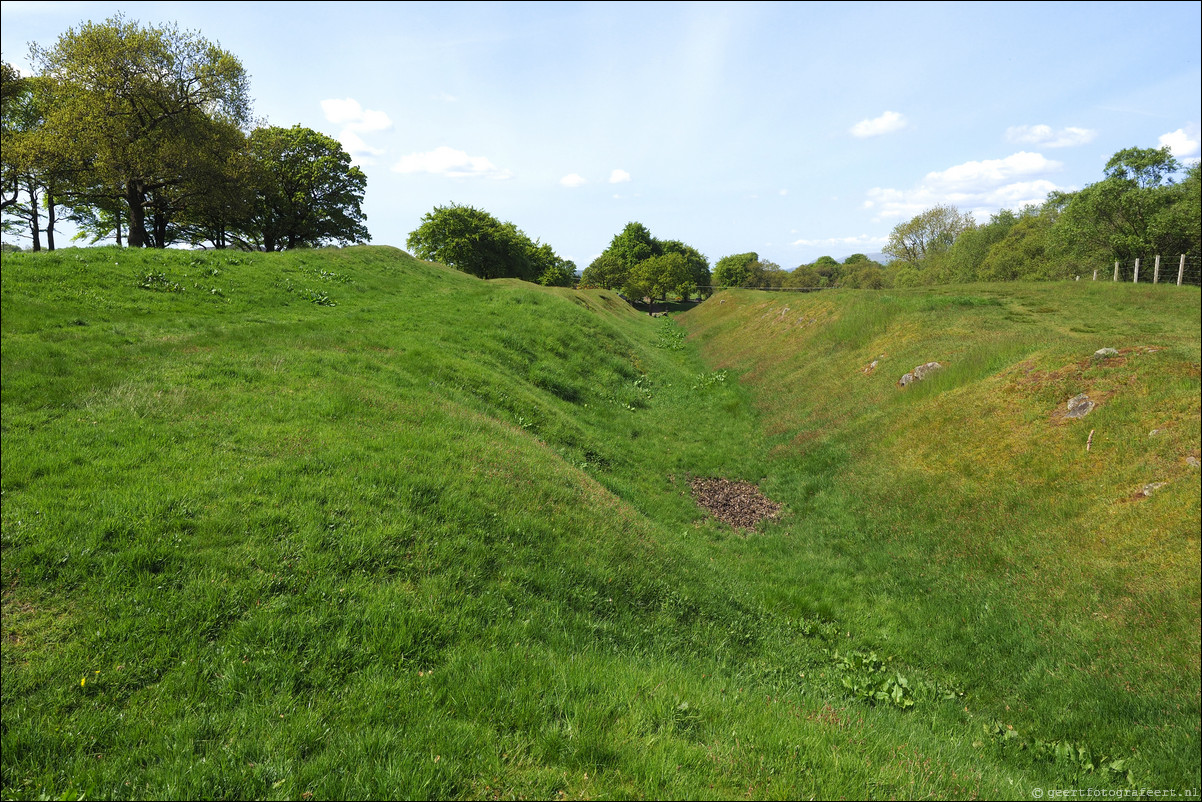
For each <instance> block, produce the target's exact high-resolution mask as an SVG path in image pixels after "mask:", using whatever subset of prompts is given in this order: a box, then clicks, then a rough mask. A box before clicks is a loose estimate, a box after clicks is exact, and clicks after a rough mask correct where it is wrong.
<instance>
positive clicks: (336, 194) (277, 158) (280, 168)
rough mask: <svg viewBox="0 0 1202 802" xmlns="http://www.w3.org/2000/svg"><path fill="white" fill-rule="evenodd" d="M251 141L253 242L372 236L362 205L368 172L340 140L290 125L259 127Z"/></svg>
mask: <svg viewBox="0 0 1202 802" xmlns="http://www.w3.org/2000/svg"><path fill="white" fill-rule="evenodd" d="M249 147H250V161H251V164H252V167H251V169H252V171H253V175H252V178H251V182H252V185H253V187H254V190H255V196H256V197H255V200H254V202H253V210H252V213H251V223H250V226H249V227H248V229H249V230H248V233H249V234H251V236H252V238H253V241H254V242H255V244H257V245H260V246H262V248H263V249H264V250H267V251H276V250H285V249H292V248H306V247H316V246H318V245H322V244H325V243H329V242H337V243H339V244H348V243H355V242H368V241H370V240H371V234H369V233H368V231H367V227H366V226H365V225H364V220H365V219H366V217H365V215H364V214H363V210H362V208H361V204H362V203H363V193H364V190H365V189H366V187H367V176H366V175H364V173H363V171H362V170H360V169H359V168H358V167H354V166H352V165H351V157H350V155H348V154H347V152H346V151H345V150H343V149H342V145H341V144H339V142H338V140H336V139H333V138H332V137H328V136H326V135H325V134H321V133H318V132H317V131H314V130H313V129H311V128H305V127H303V126H300V125H294V126H292V127H291V128H279V127H270V128H257V129H255V130H254V131H252V132H251V135H250V144H249Z"/></svg>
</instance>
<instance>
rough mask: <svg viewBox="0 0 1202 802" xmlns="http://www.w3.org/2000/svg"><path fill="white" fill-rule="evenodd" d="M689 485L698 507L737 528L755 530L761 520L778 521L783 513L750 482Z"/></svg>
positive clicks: (699, 481) (715, 481) (696, 481)
mask: <svg viewBox="0 0 1202 802" xmlns="http://www.w3.org/2000/svg"><path fill="white" fill-rule="evenodd" d="M689 486H690V487H692V488H693V498H694V499H695V500H696V501H697V503H698V504H700V505H701V506H702V507H704V508H705V509H707V510H709V512H710V514H711V515H713V516H714V517H715V518H717V519H718V520H719V521H722V522H723V523H726V524H729V525H730V526H732V527H734V528H735V529H745V530H750V529H754V528H755V527H756V524H758V523H759V522H760V521H763V520H765V519H767V518H775V517H776V516H777V515H778V514H779V513H780V505H779V504H777V503H775V502H773V501H771V500H770V499H768V498H767V497H766V496H764V494H763V493H761V492H760V490H759V488H758V487H756V486H755V485H753V484H751V483H750V482H732V481H731V480H729V479H694V480H693V481H692V482H690V483H689Z"/></svg>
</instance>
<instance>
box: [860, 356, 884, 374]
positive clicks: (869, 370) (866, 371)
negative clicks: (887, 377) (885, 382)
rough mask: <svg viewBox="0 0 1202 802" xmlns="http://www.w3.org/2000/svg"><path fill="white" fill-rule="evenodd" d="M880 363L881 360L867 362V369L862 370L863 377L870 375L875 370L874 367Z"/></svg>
mask: <svg viewBox="0 0 1202 802" xmlns="http://www.w3.org/2000/svg"><path fill="white" fill-rule="evenodd" d="M880 363H881V360H879V359H874V360H872V361H871V362H869V363H868V367H866V368H864V375H865V376H867V375H869V374H871V373H872V372H873V371H874V370H876V366H877V365H879V364H880Z"/></svg>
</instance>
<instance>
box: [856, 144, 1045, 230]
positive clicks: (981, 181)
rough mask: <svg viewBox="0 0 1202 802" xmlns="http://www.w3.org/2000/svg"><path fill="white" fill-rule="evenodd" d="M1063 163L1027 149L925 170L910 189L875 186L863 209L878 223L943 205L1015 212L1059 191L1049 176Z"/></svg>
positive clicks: (982, 210) (906, 216)
mask: <svg viewBox="0 0 1202 802" xmlns="http://www.w3.org/2000/svg"><path fill="white" fill-rule="evenodd" d="M1062 166H1063V165H1061V163H1060V162H1056V161H1052V160H1050V159H1046V158H1044V157H1043V155H1042V154H1039V153H1028V152H1026V151H1020V152H1019V153H1015V154H1012V155H1010V156H1007V157H1006V158H1004V159H985V160H982V161H970V162H965V163H964V164H957V165H955V166H953V167H949V168H947V169H946V170H940V171H936V172H932V173H927V174H926V175H925V176H924V177H923V179H922V181H921V182H920V183H919V184H918V185H917V186H915V187H912V188H911V189H904V190H903V189H894V188H889V187H873V188H872V189H870V190H868V193H867V196H868V197H867V199H866V200H865V201H864V208H865V209H870V210H872V211H874V212H875V213H876V218H875V219H876V220H878V221H880V220H895V219H896V220H906V219H909V218H911V217H913V216H914V215H916V214H918V213H919V212H921V211H923V210H924V209H929V208H931V207H932V206H936V205H939V204H944V203H946V204H951V205H953V206H956V207H959V208H961V209H971V210H973V211H974V212H975V213H977V214H978V215H980V214H981V213H982V212H986V211H988V210H994V211H996V210H997V209H1002V208H1006V209H1015V210H1017V209H1021V208H1022V207H1023V206H1026V205H1027V204H1032V203H1036V204H1037V203H1043V201H1044V200H1046V198H1047V195H1048V193H1049V192H1051V191H1053V190H1055V189H1059V188H1060V187H1058V186H1057V185H1056V184H1054V183H1053V182H1052V181H1050V180H1049V179H1047V178H1046V177H1045V176H1046V175H1048V174H1049V173H1054V172H1056V171H1058V170H1059V169H1060V168H1061V167H1062Z"/></svg>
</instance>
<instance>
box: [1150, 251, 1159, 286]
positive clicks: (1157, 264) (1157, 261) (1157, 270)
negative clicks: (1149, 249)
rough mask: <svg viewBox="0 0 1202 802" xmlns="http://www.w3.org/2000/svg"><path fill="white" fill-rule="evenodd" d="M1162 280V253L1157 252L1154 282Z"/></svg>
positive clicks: (1153, 270) (1153, 272)
mask: <svg viewBox="0 0 1202 802" xmlns="http://www.w3.org/2000/svg"><path fill="white" fill-rule="evenodd" d="M1159 281H1160V254H1156V267H1154V268H1153V269H1152V283H1153V284H1156V283H1158V282H1159Z"/></svg>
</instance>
